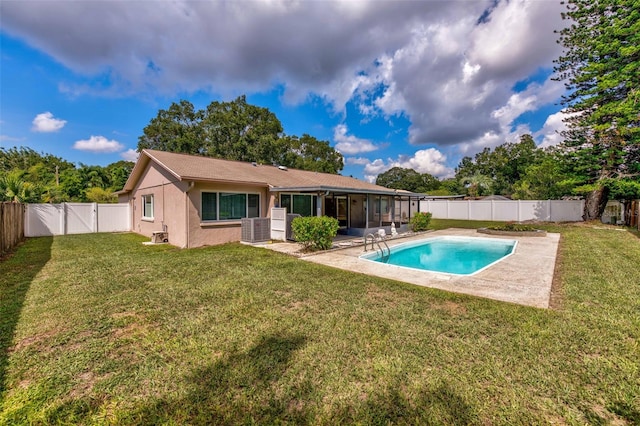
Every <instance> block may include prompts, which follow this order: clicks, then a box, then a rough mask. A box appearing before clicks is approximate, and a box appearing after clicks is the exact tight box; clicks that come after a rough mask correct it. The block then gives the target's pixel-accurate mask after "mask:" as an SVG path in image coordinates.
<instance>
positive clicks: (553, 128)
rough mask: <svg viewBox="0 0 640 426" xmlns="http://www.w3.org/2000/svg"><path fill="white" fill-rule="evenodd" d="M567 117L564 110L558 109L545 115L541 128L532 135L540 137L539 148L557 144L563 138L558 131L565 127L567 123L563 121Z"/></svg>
mask: <svg viewBox="0 0 640 426" xmlns="http://www.w3.org/2000/svg"><path fill="white" fill-rule="evenodd" d="M567 117H568V115H567V114H566V113H565V112H564V111H559V112H557V113H555V114H552V115H550V116H549V117H547V120H546V121H545V122H544V126H542V129H540V130H539V131H538V132H536V133H535V134H534V135H533V136H534V138H535V139H541V142H540V144H539V146H540V147H541V148H546V147H549V146H555V145H558V144H559V143H560V142H562V141H563V140H564V138H563V137H562V136H561V135H560V132H562V131H564V130H566V129H567V125H566V124H565V122H564V121H563V120H564V119H566V118H567Z"/></svg>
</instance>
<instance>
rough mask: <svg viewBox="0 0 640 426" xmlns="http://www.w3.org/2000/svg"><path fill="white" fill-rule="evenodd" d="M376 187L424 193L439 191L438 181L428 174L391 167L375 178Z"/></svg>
mask: <svg viewBox="0 0 640 426" xmlns="http://www.w3.org/2000/svg"><path fill="white" fill-rule="evenodd" d="M376 185H381V186H386V187H387V188H393V189H404V190H405V191H411V192H418V193H426V192H431V191H434V190H437V189H440V186H441V184H440V181H439V180H438V178H436V177H435V176H432V175H430V174H429V173H418V172H416V171H415V170H413V169H407V168H403V167H393V168H391V169H389V170H387V171H386V172H384V173H381V174H379V175H378V177H377V178H376Z"/></svg>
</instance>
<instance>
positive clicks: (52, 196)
mask: <svg viewBox="0 0 640 426" xmlns="http://www.w3.org/2000/svg"><path fill="white" fill-rule="evenodd" d="M133 166H134V163H132V162H130V161H118V162H116V163H113V164H109V165H108V166H106V167H101V166H88V165H86V164H80V165H79V166H78V167H76V166H75V165H74V164H73V163H70V162H69V161H66V160H64V159H62V158H60V157H56V156H54V155H51V154H40V153H38V152H36V151H34V150H33V149H31V148H25V147H20V148H16V147H14V148H11V149H4V148H0V201H16V202H22V203H62V202H96V203H115V202H117V201H118V198H117V197H116V195H115V194H114V192H115V191H118V190H120V189H122V188H123V187H124V184H125V182H126V181H127V178H128V177H129V174H130V173H131V170H132V169H133Z"/></svg>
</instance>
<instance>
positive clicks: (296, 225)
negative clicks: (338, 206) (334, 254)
mask: <svg viewBox="0 0 640 426" xmlns="http://www.w3.org/2000/svg"><path fill="white" fill-rule="evenodd" d="M291 227H292V229H293V235H294V238H295V240H296V241H297V242H299V243H301V244H302V245H303V246H304V248H305V249H309V250H327V249H330V248H331V245H332V244H333V239H334V238H335V236H336V235H337V233H338V229H339V228H340V225H339V223H338V220H337V219H335V218H332V217H327V216H311V217H297V218H295V219H293V222H291Z"/></svg>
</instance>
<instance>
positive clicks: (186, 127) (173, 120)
mask: <svg viewBox="0 0 640 426" xmlns="http://www.w3.org/2000/svg"><path fill="white" fill-rule="evenodd" d="M203 118H204V112H203V111H196V110H195V107H194V106H193V104H192V103H191V102H189V101H185V100H181V101H180V103H178V104H176V103H175V102H174V103H172V104H171V106H169V109H168V110H163V109H161V110H160V111H158V115H157V117H155V118H153V119H151V122H150V123H149V124H148V125H147V126H146V127H145V128H144V130H143V132H144V134H143V135H142V136H140V137H139V138H138V151H142V150H143V149H156V150H159V151H171V152H182V153H185V154H203V153H204V152H206V151H207V148H206V146H205V144H206V140H205V136H204V132H203V128H202V125H201V124H202V120H203Z"/></svg>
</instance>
